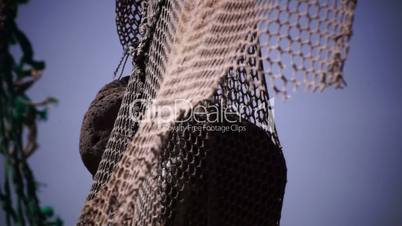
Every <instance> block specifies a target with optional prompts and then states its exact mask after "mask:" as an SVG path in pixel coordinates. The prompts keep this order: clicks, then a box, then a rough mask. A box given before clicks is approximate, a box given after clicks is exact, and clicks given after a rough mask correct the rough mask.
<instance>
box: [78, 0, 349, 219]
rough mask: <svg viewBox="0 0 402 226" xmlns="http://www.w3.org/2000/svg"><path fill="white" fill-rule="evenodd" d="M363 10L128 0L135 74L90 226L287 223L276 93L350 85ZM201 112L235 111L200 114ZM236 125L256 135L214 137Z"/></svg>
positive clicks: (323, 2)
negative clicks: (211, 116) (347, 71)
mask: <svg viewBox="0 0 402 226" xmlns="http://www.w3.org/2000/svg"><path fill="white" fill-rule="evenodd" d="M355 6H356V1H355V0H271V1H269V0H242V1H236V0H148V1H145V0H117V1H116V12H117V19H116V21H117V27H118V34H119V36H120V41H121V43H122V45H123V47H124V49H125V50H126V52H127V54H128V53H129V54H131V55H132V58H133V66H134V70H133V72H132V74H131V76H130V79H129V82H128V86H127V88H126V91H125V94H124V97H123V100H122V105H121V107H120V110H119V113H118V116H117V119H116V121H115V124H114V127H113V130H112V132H111V135H110V138H109V141H108V143H107V146H106V150H105V152H104V154H103V156H102V160H101V162H100V165H99V168H98V171H97V173H96V175H95V178H94V179H95V181H94V184H93V186H92V189H91V191H90V194H89V196H88V200H87V202H86V203H85V206H84V207H83V209H82V214H81V217H80V219H79V223H78V225H107V224H111V225H243V226H244V225H253V226H255V225H279V220H280V214H281V208H282V200H283V195H284V189H285V184H286V165H285V161H284V158H283V155H282V149H281V146H280V143H279V140H278V138H277V134H276V130H275V125H274V122H273V119H272V113H271V111H270V109H271V108H270V104H269V95H268V90H271V91H272V92H273V93H274V94H276V95H279V96H283V97H285V98H286V97H287V96H288V90H289V89H291V88H293V87H298V86H300V85H301V84H304V85H305V86H306V87H307V88H309V89H311V90H323V89H325V88H326V87H329V86H334V87H336V88H341V87H343V85H344V84H345V83H344V80H343V74H342V70H343V65H344V62H345V59H346V57H347V53H348V50H349V40H350V37H351V35H352V23H353V14H354V9H355ZM128 50H130V51H128ZM138 100H150V103H149V104H147V103H145V102H143V101H142V102H141V101H138ZM178 100H186V101H178ZM199 108H200V109H207V112H209V113H210V112H213V110H214V109H215V110H216V109H218V110H219V111H225V112H229V113H233V114H230V117H228V118H225V119H222V118H220V117H219V116H216V117H217V119H219V120H213V122H211V120H205V118H203V117H206V116H205V115H200V116H197V117H198V118H197V117H190V116H194V112H195V111H196V109H199ZM155 109H157V110H156V111H155ZM166 109H176V110H175V111H167V110H166ZM183 119H187V120H183ZM225 126H229V127H232V126H239V127H240V126H241V128H243V129H245V131H244V132H241V133H240V132H233V131H229V132H226V133H223V132H221V131H220V132H219V131H215V130H211V129H208V128H218V127H219V128H226V127H225ZM183 128H187V129H183ZM192 128H201V129H199V130H197V131H194V129H192Z"/></svg>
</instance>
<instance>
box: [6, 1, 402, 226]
mask: <svg viewBox="0 0 402 226" xmlns="http://www.w3.org/2000/svg"><path fill="white" fill-rule="evenodd" d="M401 12H402V2H401V1H398V0H386V1H379V0H365V1H363V0H361V1H359V5H358V7H357V15H356V20H355V24H354V36H353V38H352V43H351V52H350V56H349V60H348V61H347V64H346V67H345V76H346V80H347V82H348V87H347V88H346V89H344V90H342V91H333V90H329V91H327V92H325V93H322V94H308V93H305V92H303V91H300V92H298V93H296V94H293V97H292V99H291V100H290V101H288V102H286V103H284V102H280V101H278V100H277V101H276V102H275V104H276V105H275V110H276V123H277V128H278V131H279V136H280V139H281V142H282V144H283V146H284V154H285V157H286V160H287V166H288V181H289V182H288V184H287V188H286V194H285V202H284V206H283V212H282V226H401V225H402V128H401V127H402V119H401V115H402V108H401V103H402V101H401V98H402V89H401V87H402V62H401V59H402V29H401V28H402V13H401ZM18 22H19V24H20V26H21V27H22V29H23V30H24V31H26V33H27V34H28V36H29V38H30V39H31V41H32V43H33V46H34V48H35V51H36V54H37V58H39V59H44V60H45V61H46V63H47V69H46V71H45V74H44V77H43V78H42V80H41V81H40V82H39V83H38V84H37V85H36V86H35V87H34V88H33V89H32V92H31V94H32V96H33V97H34V99H36V100H39V99H41V98H45V97H47V96H55V97H57V98H58V99H59V100H60V104H59V105H58V106H57V107H54V108H53V109H52V110H51V111H50V114H49V121H48V122H46V123H41V124H40V127H39V129H40V131H39V132H40V133H39V143H40V149H39V150H38V151H37V153H35V155H33V156H32V157H31V161H30V162H31V163H32V167H33V169H34V171H35V174H36V177H37V179H38V180H39V181H40V182H42V183H44V184H46V186H44V187H41V189H40V198H41V200H42V203H43V204H48V205H51V206H53V207H54V208H55V210H56V212H57V213H58V214H59V215H60V216H61V217H62V218H63V220H64V221H65V225H67V226H69V225H74V223H75V222H76V219H77V218H78V216H79V211H80V209H81V207H82V204H83V202H84V199H85V197H86V195H87V192H88V190H89V188H90V185H91V177H90V175H89V173H88V172H87V171H86V169H85V168H84V166H83V164H82V163H81V160H80V157H79V152H78V141H79V130H80V126H81V120H82V117H83V114H84V112H85V110H86V109H87V107H88V105H89V103H90V101H91V100H92V98H93V97H94V95H95V94H96V92H97V91H98V90H99V88H100V87H101V86H103V85H104V84H106V83H107V82H109V81H111V80H112V77H113V71H114V69H115V66H116V65H117V63H118V61H119V59H120V57H121V47H120V44H119V41H118V38H117V34H116V32H115V24H114V1H111V0H109V1H99V0H84V1H82V0H68V1H54V0H53V1H52V0H32V1H31V3H30V4H29V5H28V6H25V7H23V8H22V9H21V12H20V18H19V20H18ZM0 217H1V215H0ZM0 220H1V219H0ZM0 222H1V221H0ZM0 224H1V223H0Z"/></svg>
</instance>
